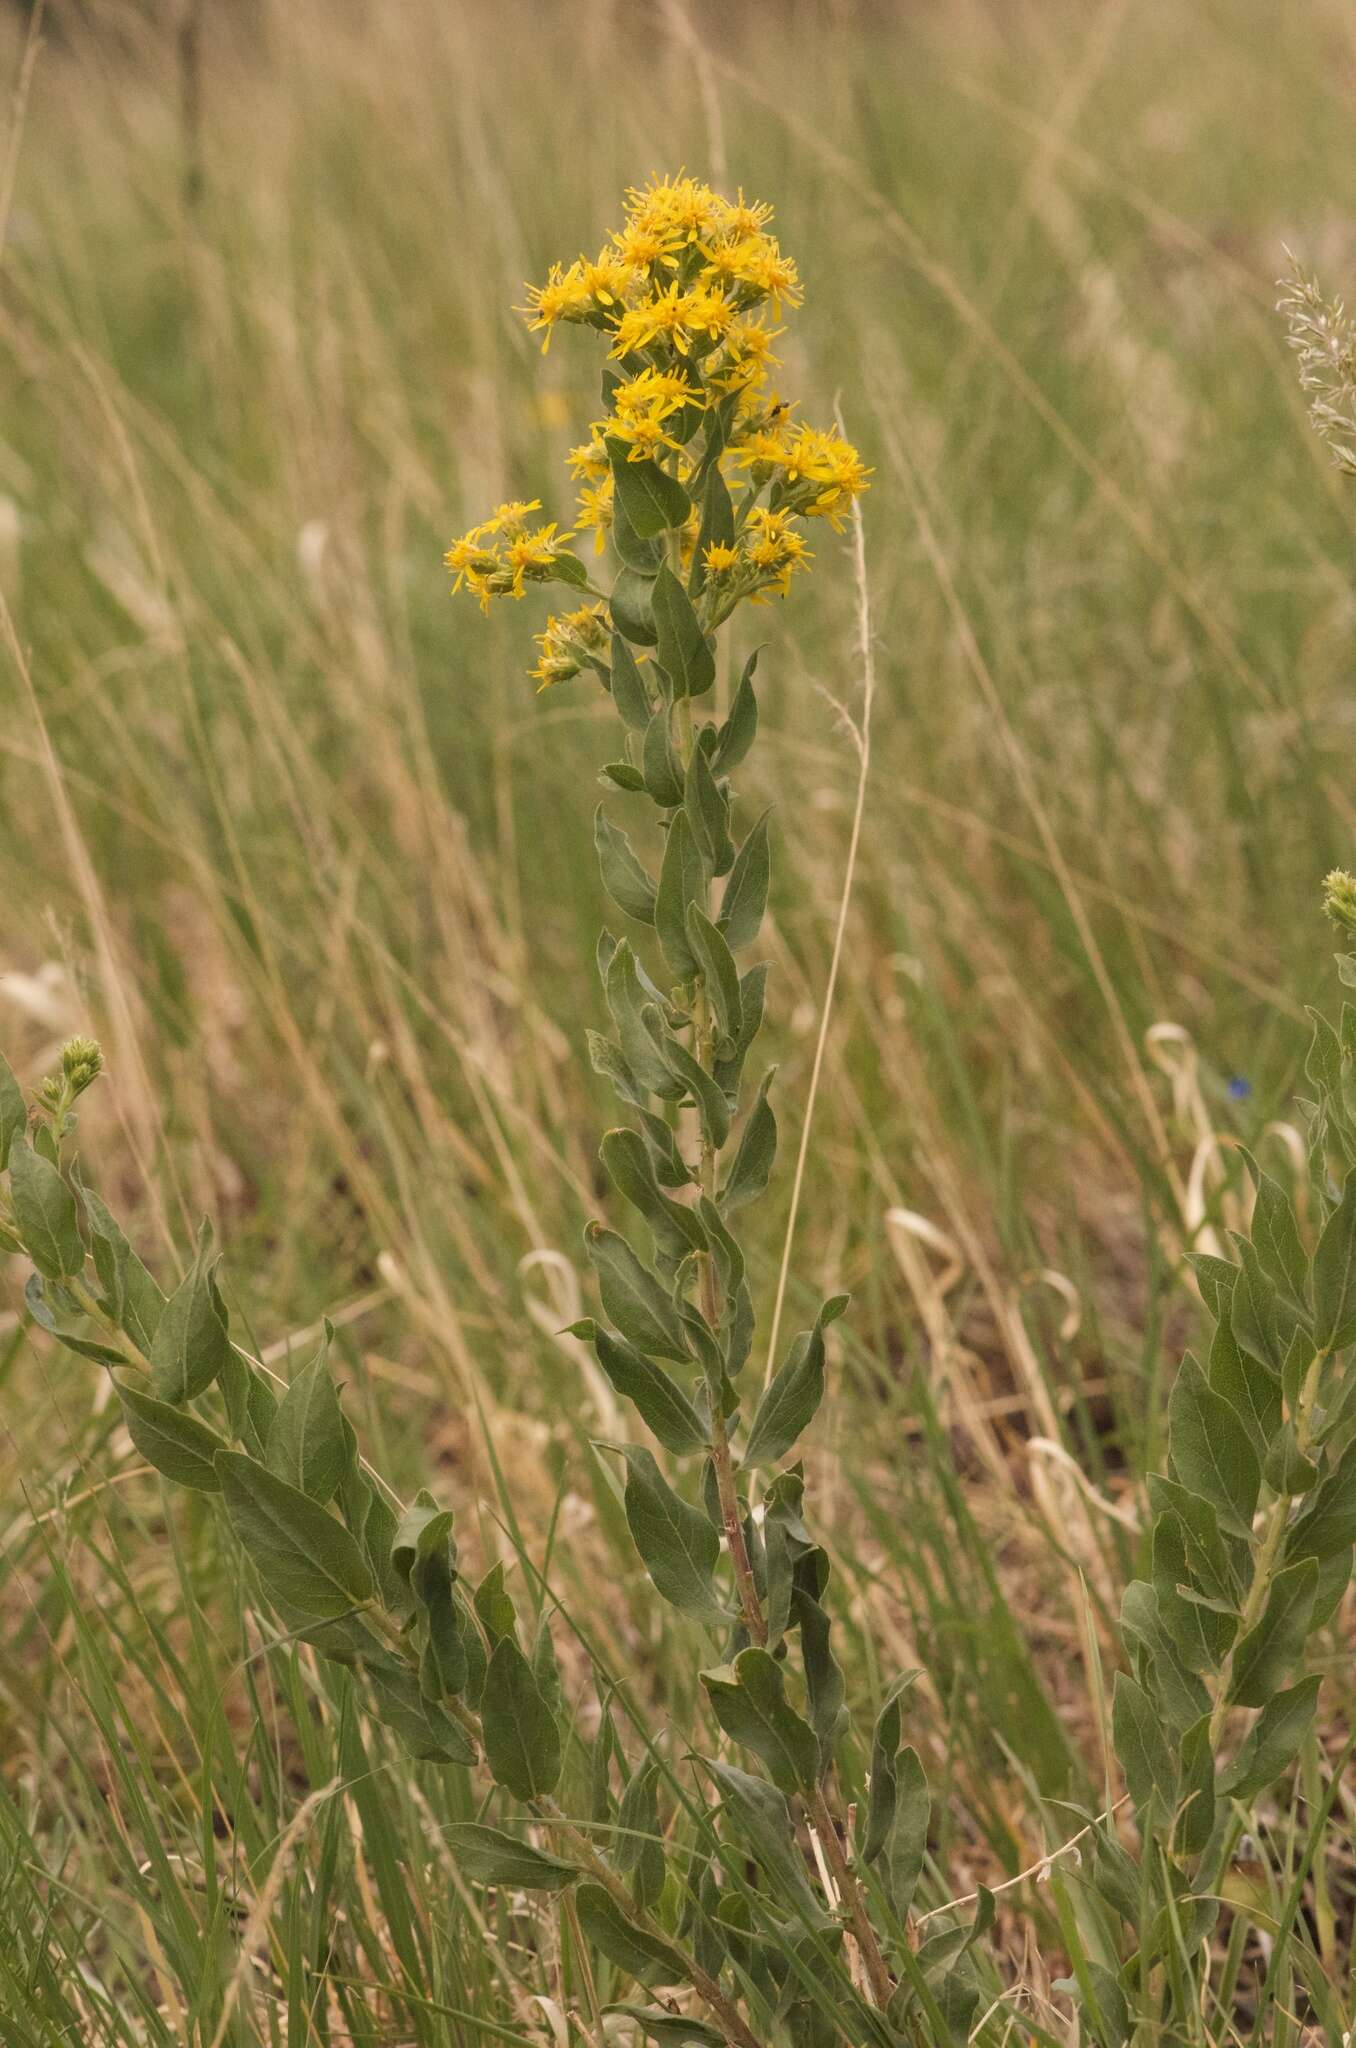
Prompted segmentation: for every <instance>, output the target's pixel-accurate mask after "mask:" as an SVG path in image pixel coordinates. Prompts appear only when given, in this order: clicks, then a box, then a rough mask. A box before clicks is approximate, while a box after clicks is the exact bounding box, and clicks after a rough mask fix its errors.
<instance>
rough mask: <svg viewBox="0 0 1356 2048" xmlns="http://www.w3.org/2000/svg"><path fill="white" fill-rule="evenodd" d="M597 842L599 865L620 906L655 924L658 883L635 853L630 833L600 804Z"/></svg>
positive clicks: (642, 921)
mask: <svg viewBox="0 0 1356 2048" xmlns="http://www.w3.org/2000/svg"><path fill="white" fill-rule="evenodd" d="M593 842H594V845H595V846H596V847H597V849H598V866H599V868H600V870H601V872H602V877H603V887H604V888H605V889H606V890H607V893H608V895H609V896H610V897H611V898H612V901H613V902H614V903H615V904H616V905H617V908H618V909H619V910H624V911H625V912H626V915H627V916H628V917H634V918H635V919H636V921H637V923H638V924H653V923H654V912H655V887H654V883H653V882H652V881H651V880H650V877H649V876H648V875H647V874H646V872H645V870H644V868H643V867H642V866H641V864H640V862H639V861H638V860H637V859H636V856H635V854H634V853H633V852H632V851H631V842H630V840H629V839H628V838H627V836H626V834H625V833H624V832H622V831H619V830H618V828H617V827H616V826H615V825H614V824H612V822H611V821H610V819H609V818H608V816H607V814H606V812H605V811H604V810H603V808H602V806H601V805H599V807H598V810H597V813H596V814H595V817H594V820H593Z"/></svg>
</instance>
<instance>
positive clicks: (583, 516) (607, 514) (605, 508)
mask: <svg viewBox="0 0 1356 2048" xmlns="http://www.w3.org/2000/svg"><path fill="white" fill-rule="evenodd" d="M612 496H613V485H612V472H611V469H609V470H608V473H607V475H606V476H605V477H604V478H603V479H602V481H601V482H600V483H596V484H585V486H584V488H583V490H582V491H581V492H580V493H579V503H578V505H577V507H576V508H575V515H574V524H575V531H576V532H577V533H592V534H593V537H594V538H593V551H594V553H595V554H597V555H601V553H602V552H603V548H604V546H605V545H606V542H607V534H608V529H609V528H610V526H611V525H612Z"/></svg>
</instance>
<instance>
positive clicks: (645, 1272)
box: [584, 1223, 690, 1361]
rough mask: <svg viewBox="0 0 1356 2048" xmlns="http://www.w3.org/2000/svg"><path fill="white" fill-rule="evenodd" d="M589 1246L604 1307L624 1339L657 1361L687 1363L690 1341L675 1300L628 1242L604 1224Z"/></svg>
mask: <svg viewBox="0 0 1356 2048" xmlns="http://www.w3.org/2000/svg"><path fill="white" fill-rule="evenodd" d="M584 1244H585V1248H586V1250H587V1252H588V1255H589V1258H590V1259H591V1260H592V1262H593V1267H594V1270H595V1272H596V1273H597V1275H598V1288H599V1292H600V1293H601V1295H602V1297H603V1307H604V1308H605V1309H606V1310H607V1313H608V1315H609V1316H610V1318H611V1319H612V1321H613V1322H614V1323H615V1324H616V1326H617V1328H618V1329H619V1330H620V1331H621V1333H622V1335H623V1337H628V1338H629V1339H630V1341H631V1342H632V1343H633V1344H635V1345H638V1346H639V1348H640V1349H641V1350H642V1351H645V1352H648V1353H649V1354H650V1355H651V1356H652V1357H655V1358H672V1359H677V1360H680V1361H681V1360H684V1359H686V1358H688V1357H689V1356H690V1351H689V1347H688V1341H687V1338H686V1337H685V1336H684V1334H683V1326H682V1323H681V1321H680V1320H679V1317H678V1312H677V1310H676V1309H675V1307H674V1305H673V1301H672V1298H671V1297H670V1295H669V1294H668V1293H667V1291H666V1290H665V1288H664V1287H663V1285H662V1284H661V1282H660V1280H659V1278H658V1275H657V1274H655V1273H652V1272H651V1271H650V1268H649V1267H648V1266H646V1265H643V1264H642V1262H641V1261H640V1260H639V1259H638V1258H637V1257H636V1255H635V1253H634V1252H633V1251H632V1249H631V1247H630V1245H629V1244H628V1243H627V1242H626V1239H625V1238H624V1237H619V1236H618V1235H617V1233H616V1231H615V1230H607V1229H605V1228H604V1227H603V1225H602V1224H601V1223H590V1224H589V1226H588V1228H587V1230H586V1231H585V1232H584Z"/></svg>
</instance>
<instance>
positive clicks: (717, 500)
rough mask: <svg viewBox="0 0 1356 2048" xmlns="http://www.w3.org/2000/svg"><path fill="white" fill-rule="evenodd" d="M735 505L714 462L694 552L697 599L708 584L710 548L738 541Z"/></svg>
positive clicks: (690, 583)
mask: <svg viewBox="0 0 1356 2048" xmlns="http://www.w3.org/2000/svg"><path fill="white" fill-rule="evenodd" d="M734 535H735V523H734V506H733V505H732V504H731V502H730V493H729V490H728V489H727V487H726V483H725V479H724V477H723V476H722V475H721V473H720V464H719V463H718V462H713V463H712V464H711V466H710V468H709V469H708V470H707V472H706V480H705V482H704V483H703V485H702V519H701V527H700V529H699V531H698V534H697V545H696V547H695V548H694V549H693V550H692V570H691V574H690V575H689V577H688V589H689V590H690V591H691V592H692V594H693V595H694V596H695V595H696V594H697V593H698V592H699V591H701V590H703V589H704V588H705V585H706V564H705V561H704V559H703V557H704V556H705V554H706V550H707V549H708V548H709V547H712V546H714V545H715V544H716V543H719V544H720V545H721V546H722V547H730V546H731V545H732V544H733V542H734Z"/></svg>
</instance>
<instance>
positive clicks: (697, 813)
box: [683, 747, 734, 875]
mask: <svg viewBox="0 0 1356 2048" xmlns="http://www.w3.org/2000/svg"><path fill="white" fill-rule="evenodd" d="M683 809H684V810H685V811H686V813H687V821H688V823H689V824H690V825H691V827H692V837H693V839H694V840H695V841H696V843H697V848H698V851H699V852H700V854H701V856H702V861H703V864H704V866H705V868H706V872H707V873H708V874H710V875H724V874H727V873H728V872H729V869H730V864H731V862H732V861H733V860H734V847H733V845H732V844H731V842H730V829H729V828H730V806H729V803H728V802H727V800H726V798H725V797H724V796H723V795H722V794H721V791H720V788H719V786H718V784H717V782H716V778H715V776H714V775H713V774H712V773H711V766H710V763H709V762H708V760H707V758H706V753H705V751H704V749H703V748H701V747H694V748H693V751H692V759H691V761H690V762H689V763H688V770H687V781H686V785H685V787H684V790H683Z"/></svg>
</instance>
